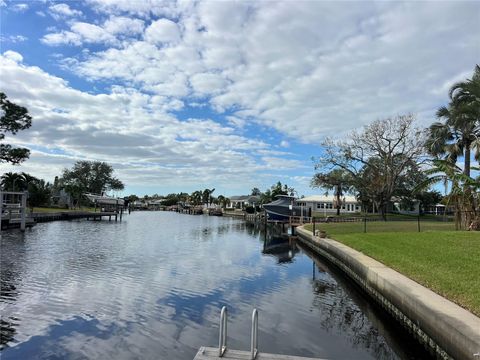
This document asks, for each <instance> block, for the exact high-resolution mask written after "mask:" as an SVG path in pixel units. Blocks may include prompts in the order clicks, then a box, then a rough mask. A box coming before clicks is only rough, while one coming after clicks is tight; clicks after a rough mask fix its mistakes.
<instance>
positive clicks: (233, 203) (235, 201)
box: [227, 195, 260, 209]
mask: <svg viewBox="0 0 480 360" xmlns="http://www.w3.org/2000/svg"><path fill="white" fill-rule="evenodd" d="M259 203H260V197H258V196H255V195H241V196H231V197H230V204H228V205H227V209H245V208H246V207H248V206H256V205H258V204H259Z"/></svg>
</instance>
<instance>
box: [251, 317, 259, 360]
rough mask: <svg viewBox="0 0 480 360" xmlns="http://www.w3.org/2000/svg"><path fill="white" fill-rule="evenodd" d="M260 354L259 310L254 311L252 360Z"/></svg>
mask: <svg viewBox="0 0 480 360" xmlns="http://www.w3.org/2000/svg"><path fill="white" fill-rule="evenodd" d="M257 354H258V311H257V309H253V313H252V335H251V341H250V360H255V358H256V357H257Z"/></svg>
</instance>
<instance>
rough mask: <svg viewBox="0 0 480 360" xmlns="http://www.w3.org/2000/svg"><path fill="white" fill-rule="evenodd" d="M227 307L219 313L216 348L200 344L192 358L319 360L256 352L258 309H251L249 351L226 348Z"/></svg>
mask: <svg viewBox="0 0 480 360" xmlns="http://www.w3.org/2000/svg"><path fill="white" fill-rule="evenodd" d="M227 317H228V311H227V307H226V306H224V307H222V311H221V313H220V334H219V336H218V348H216V347H206V346H202V347H200V349H199V350H198V352H197V355H196V356H195V358H194V359H193V360H215V359H219V358H223V359H225V360H228V359H231V360H233V359H235V360H238V359H249V360H255V359H257V360H260V359H261V360H287V359H289V360H321V359H314V358H306V357H300V356H289V355H279V354H267V353H263V352H262V353H261V354H259V352H258V311H257V309H253V313H252V334H251V337H250V352H248V351H241V350H233V349H227Z"/></svg>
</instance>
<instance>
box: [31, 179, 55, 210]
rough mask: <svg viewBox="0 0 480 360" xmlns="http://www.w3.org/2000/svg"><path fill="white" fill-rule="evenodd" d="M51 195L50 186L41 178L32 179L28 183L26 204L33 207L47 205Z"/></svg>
mask: <svg viewBox="0 0 480 360" xmlns="http://www.w3.org/2000/svg"><path fill="white" fill-rule="evenodd" d="M51 195H52V186H51V185H50V183H48V182H45V180H43V179H37V178H35V179H34V180H33V179H32V180H31V181H30V182H29V184H28V204H29V206H30V208H31V209H32V211H33V207H35V206H42V205H48V203H49V201H50V196H51Z"/></svg>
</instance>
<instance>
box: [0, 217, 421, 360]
mask: <svg viewBox="0 0 480 360" xmlns="http://www.w3.org/2000/svg"><path fill="white" fill-rule="evenodd" d="M269 234H270V235H269V237H268V241H264V240H265V237H264V232H263V231H262V229H259V228H255V227H251V226H247V225H245V224H244V223H243V222H241V221H239V220H234V219H228V218H218V217H208V216H190V215H181V214H175V213H167V212H137V213H132V214H131V215H129V216H126V217H125V218H124V221H123V222H121V223H120V222H119V223H115V222H108V221H102V222H91V221H89V222H87V221H71V222H52V223H43V224H38V225H37V226H35V227H34V228H33V229H31V230H28V231H26V232H25V234H21V233H20V232H18V231H4V232H3V233H2V239H1V249H0V250H1V253H0V256H1V266H0V275H1V293H0V295H1V298H0V310H1V314H2V319H1V323H0V331H1V339H0V347H1V348H2V349H3V350H2V352H1V353H0V355H1V357H2V359H27V358H40V359H57V358H58V359H64V358H70V359H81V358H115V359H134V358H138V359H154V358H155V359H192V358H193V356H194V355H195V353H196V351H197V350H198V348H199V347H200V346H205V345H209V346H215V345H216V344H217V341H218V321H219V310H220V308H221V307H222V306H223V305H227V306H228V309H229V325H228V335H229V339H228V342H229V346H230V347H231V348H238V349H245V350H246V349H248V348H249V343H250V317H251V311H252V309H253V308H254V307H256V308H258V309H259V346H260V350H261V351H266V352H273V353H284V354H291V355H303V356H315V357H323V358H329V359H397V358H404V359H407V358H408V359H415V358H418V359H420V358H421V359H424V358H426V357H427V356H428V355H427V354H425V353H423V352H421V350H420V348H419V347H418V346H416V345H415V344H413V343H411V341H410V340H409V339H408V338H407V337H406V336H405V334H404V333H403V332H402V331H399V330H398V328H397V327H396V326H395V325H393V324H390V323H389V322H391V320H390V319H389V318H388V317H386V316H385V315H384V314H382V313H381V312H379V311H378V309H376V308H374V307H372V306H370V305H369V303H368V302H367V301H366V299H365V298H363V296H362V295H360V294H359V293H358V291H357V290H356V289H354V288H352V286H351V285H350V284H349V283H348V281H346V280H345V279H344V278H343V277H342V276H340V275H338V274H336V273H335V271H334V272H333V273H332V270H331V269H330V268H329V266H328V265H327V264H326V263H325V262H322V261H321V260H319V259H318V258H316V257H314V256H312V255H311V254H308V252H306V251H305V250H301V249H300V248H299V247H298V245H295V244H294V243H290V244H289V242H288V240H285V239H284V240H280V238H279V237H278V235H279V234H278V233H277V234H276V233H275V230H272V231H270V232H269ZM272 234H273V235H276V236H273V237H272ZM312 259H313V260H312Z"/></svg>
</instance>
